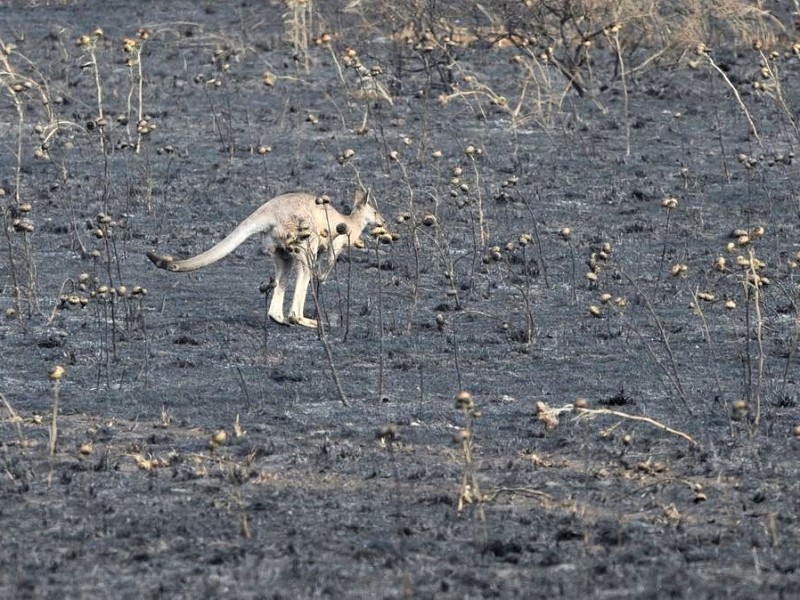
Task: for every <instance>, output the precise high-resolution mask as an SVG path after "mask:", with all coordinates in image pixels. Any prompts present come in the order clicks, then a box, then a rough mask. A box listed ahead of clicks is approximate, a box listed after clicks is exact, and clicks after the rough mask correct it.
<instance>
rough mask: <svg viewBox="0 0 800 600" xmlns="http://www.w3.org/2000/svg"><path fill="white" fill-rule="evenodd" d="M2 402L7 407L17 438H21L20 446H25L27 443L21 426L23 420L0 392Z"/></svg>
mask: <svg viewBox="0 0 800 600" xmlns="http://www.w3.org/2000/svg"><path fill="white" fill-rule="evenodd" d="M0 400H1V401H2V402H3V404H4V405H5V407H6V410H7V411H8V415H9V420H10V422H11V423H12V424H13V425H14V429H16V430H17V438H19V444H20V446H25V445H26V442H25V438H24V437H23V435H22V427H20V425H19V424H20V422H21V421H22V419H21V418H20V416H19V415H18V414H17V412H16V411H15V410H14V408H13V407H12V406H11V403H10V402H9V401H8V400H7V399H6V397H5V396H4V395H3V393H2V392H0Z"/></svg>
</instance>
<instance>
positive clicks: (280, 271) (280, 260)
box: [267, 250, 293, 325]
mask: <svg viewBox="0 0 800 600" xmlns="http://www.w3.org/2000/svg"><path fill="white" fill-rule="evenodd" d="M272 257H273V260H274V262H275V289H274V290H272V300H271V301H270V303H269V312H268V313H267V314H268V315H269V318H270V319H272V320H273V321H275V322H276V323H279V324H280V325H288V324H289V323H287V322H286V319H284V317H283V297H284V295H285V294H286V278H287V276H288V274H289V272H290V271H291V268H292V262H293V259H292V257H291V256H288V255H287V254H286V252H285V251H284V250H276V251H275V253H274V254H273V256H272Z"/></svg>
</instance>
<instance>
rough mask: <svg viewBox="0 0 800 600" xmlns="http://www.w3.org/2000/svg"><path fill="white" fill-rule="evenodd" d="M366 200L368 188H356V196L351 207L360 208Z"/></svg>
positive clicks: (367, 198)
mask: <svg viewBox="0 0 800 600" xmlns="http://www.w3.org/2000/svg"><path fill="white" fill-rule="evenodd" d="M368 200H369V190H365V189H363V188H358V189H357V190H356V198H355V200H354V201H353V207H354V208H361V207H362V206H364V205H366V203H367V201H368Z"/></svg>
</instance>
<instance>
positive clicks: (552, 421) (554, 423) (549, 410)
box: [536, 400, 700, 446]
mask: <svg viewBox="0 0 800 600" xmlns="http://www.w3.org/2000/svg"><path fill="white" fill-rule="evenodd" d="M562 413H574V414H575V415H577V417H578V418H582V417H583V418H586V417H589V418H593V417H597V416H602V415H607V416H612V417H617V418H618V419H623V420H628V421H636V422H639V423H647V424H648V425H651V426H652V427H655V428H656V429H660V430H662V431H666V432H667V433H669V434H672V435H677V436H678V437H680V438H683V439H684V440H686V441H687V442H689V443H690V444H691V445H692V446H699V445H700V444H698V442H697V441H696V440H695V439H694V438H693V437H692V436H690V435H689V434H688V433H684V432H683V431H679V430H678V429H674V428H672V427H670V426H669V425H665V424H664V423H661V422H660V421H656V420H655V419H653V418H651V417H646V416H643V415H632V414H629V413H625V412H622V411H619V410H612V409H610V408H586V407H583V406H578V405H576V404H567V405H565V406H562V407H560V408H553V407H550V406H548V405H547V404H546V403H545V402H542V401H541V400H540V401H538V402H536V414H537V418H538V420H539V421H541V422H542V423H544V424H545V427H547V428H548V429H555V428H556V427H558V416H559V415H560V414H562Z"/></svg>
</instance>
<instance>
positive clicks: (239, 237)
mask: <svg viewBox="0 0 800 600" xmlns="http://www.w3.org/2000/svg"><path fill="white" fill-rule="evenodd" d="M369 224H377V225H383V217H382V216H381V214H380V212H379V211H378V209H377V207H376V206H375V205H374V204H373V203H372V202H370V201H369V193H368V192H365V191H362V190H358V191H357V192H356V195H355V202H354V203H353V210H352V212H351V214H349V215H343V214H342V213H340V212H339V211H337V210H336V209H335V208H333V207H332V206H331V205H330V204H329V200H328V198H327V197H326V196H322V197H319V196H314V195H312V194H305V193H293V194H283V195H280V196H276V197H275V198H272V199H271V200H268V201H267V202H265V203H264V204H262V205H261V207H260V208H258V209H257V210H256V211H255V212H253V214H251V215H250V216H249V217H247V218H246V219H245V220H244V221H242V222H241V223H240V224H239V225H238V226H237V227H236V228H235V229H234V230H233V231H232V232H231V233H230V234H229V235H228V236H227V237H226V238H225V239H223V240H222V241H221V242H219V243H218V244H217V245H215V246H213V247H212V248H209V249H208V250H206V251H205V252H203V253H201V254H198V255H197V256H193V257H192V258H187V259H185V260H175V259H173V257H171V256H167V255H160V254H156V253H155V252H148V253H147V258H149V259H150V260H151V261H152V262H153V264H155V265H156V266H157V267H158V268H160V269H166V270H167V271H175V272H180V273H182V272H185V271H194V270H195V269H200V268H202V267H206V266H208V265H210V264H213V263H215V262H217V261H218V260H220V259H221V258H224V257H225V256H227V255H228V254H230V253H231V252H233V251H234V250H235V249H236V248H238V247H239V246H240V245H241V244H242V243H243V242H244V241H245V240H246V239H248V238H249V237H250V236H252V235H255V234H256V233H260V234H262V235H263V238H264V249H265V251H266V253H267V254H271V255H272V258H273V260H274V262H275V289H274V291H273V294H272V301H271V302H270V305H269V311H268V315H269V318H270V319H272V320H273V321H274V322H276V323H279V324H281V325H289V324H296V325H302V326H304V327H314V328H316V327H317V320H316V319H309V318H307V317H304V316H303V307H304V306H305V302H306V293H307V292H308V285H309V283H310V282H311V276H312V270H313V269H314V267H315V266H316V263H317V258H318V256H319V254H320V253H321V252H322V253H325V258H326V262H327V266H326V268H325V269H324V270H323V271H322V272H321V277H322V278H324V277H325V276H326V275H327V274H328V273H330V271H331V269H332V268H333V265H334V263H335V262H336V259H337V258H338V256H339V253H340V252H341V251H342V250H343V249H344V248H345V247H347V246H349V244H350V242H351V241H355V240H357V239H358V237H359V236H360V235H361V232H362V231H363V230H364V228H365V227H366V226H367V225H369ZM293 267H294V268H295V269H296V271H297V281H296V283H295V289H294V298H293V299H292V307H291V309H290V311H289V319H288V321H287V320H286V319H285V318H284V316H283V297H284V294H285V292H286V279H287V275H288V273H289V271H290V270H291V269H292V268H293Z"/></svg>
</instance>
